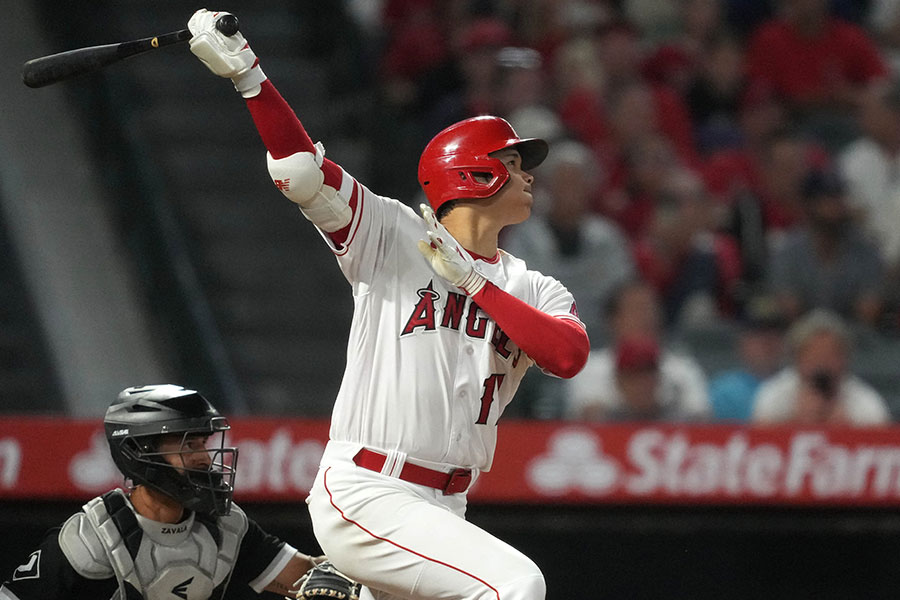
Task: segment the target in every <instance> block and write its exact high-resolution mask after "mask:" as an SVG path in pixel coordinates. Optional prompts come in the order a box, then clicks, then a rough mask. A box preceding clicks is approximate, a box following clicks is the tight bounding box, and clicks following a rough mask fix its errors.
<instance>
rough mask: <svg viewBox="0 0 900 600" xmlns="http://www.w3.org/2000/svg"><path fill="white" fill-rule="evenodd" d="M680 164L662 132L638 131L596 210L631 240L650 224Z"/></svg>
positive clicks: (624, 153)
mask: <svg viewBox="0 0 900 600" xmlns="http://www.w3.org/2000/svg"><path fill="white" fill-rule="evenodd" d="M680 168H681V163H680V161H679V159H678V156H677V155H676V154H675V151H674V150H673V149H672V145H671V144H670V143H669V141H668V140H667V139H666V138H665V137H663V136H662V135H659V134H656V133H650V134H646V135H635V136H634V137H632V139H631V141H629V142H628V143H627V144H626V145H625V146H624V147H623V148H622V157H621V162H620V163H619V165H618V171H614V172H613V173H612V174H611V177H615V176H617V177H618V180H617V181H610V182H608V184H607V187H608V188H610V189H608V191H607V192H606V193H605V194H603V196H601V198H600V204H599V206H596V210H598V212H601V213H603V214H605V215H607V216H608V217H609V218H611V219H612V220H614V221H615V222H616V223H618V225H619V227H621V228H622V230H623V231H624V232H625V233H626V234H627V235H628V236H629V238H631V239H632V240H634V239H638V238H640V237H641V236H642V235H643V234H644V233H645V232H646V231H647V228H648V227H649V226H650V222H651V220H652V218H653V212H654V207H655V206H656V203H657V200H658V199H659V196H660V195H661V193H662V190H663V185H664V183H665V182H666V181H667V179H668V177H669V176H670V174H671V173H673V172H675V171H676V170H678V169H680Z"/></svg>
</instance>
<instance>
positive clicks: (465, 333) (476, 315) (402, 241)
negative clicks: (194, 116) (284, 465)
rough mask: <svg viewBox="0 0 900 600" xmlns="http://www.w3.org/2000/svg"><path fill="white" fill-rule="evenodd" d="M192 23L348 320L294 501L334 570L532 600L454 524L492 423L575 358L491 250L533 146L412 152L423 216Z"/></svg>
mask: <svg viewBox="0 0 900 600" xmlns="http://www.w3.org/2000/svg"><path fill="white" fill-rule="evenodd" d="M219 15H220V13H213V12H209V11H206V10H200V11H198V12H196V13H195V14H194V15H193V17H192V18H191V19H190V22H189V23H188V26H189V28H190V30H191V33H192V34H193V37H192V39H191V41H190V44H191V51H192V52H193V53H194V54H195V55H196V56H197V57H199V58H200V60H201V61H203V62H204V63H205V64H206V65H207V66H208V67H209V69H210V70H211V71H213V73H215V74H217V75H219V76H222V77H227V78H230V79H231V80H232V81H233V83H234V86H235V88H236V89H237V90H238V91H239V92H240V93H241V95H242V96H243V97H244V98H245V101H246V104H247V107H248V109H249V111H250V113H251V115H252V117H253V120H254V122H255V124H256V127H257V129H258V130H259V133H260V136H261V137H262V140H263V142H264V144H265V146H266V148H267V150H268V168H269V173H270V175H271V177H272V179H273V181H274V182H275V185H276V186H277V187H278V189H280V190H281V191H282V192H283V193H284V195H285V196H287V198H289V199H290V200H291V201H293V202H295V203H296V204H298V205H299V207H300V210H301V212H302V213H303V215H304V216H305V217H306V218H307V219H309V220H310V221H311V222H312V223H313V224H314V225H315V226H316V228H317V229H318V230H319V232H320V233H321V235H322V238H323V239H324V241H325V243H326V244H328V246H329V247H330V248H331V250H332V251H333V252H334V254H335V256H336V257H337V261H338V264H339V265H340V268H341V270H342V272H343V273H344V276H345V277H346V278H347V281H348V282H349V283H350V285H351V288H352V291H353V298H354V303H355V309H354V314H353V320H352V324H351V330H350V339H349V343H348V350H347V366H346V371H345V373H344V377H343V381H342V383H341V388H340V391H339V392H338V396H337V400H336V402H335V406H334V412H333V416H332V422H331V432H330V441H329V443H328V445H327V447H326V450H325V454H324V456H323V458H322V463H321V468H320V470H319V473H318V477H317V478H316V481H315V484H314V486H313V489H312V491H311V492H310V495H309V499H308V503H309V510H310V514H311V516H312V520H313V526H314V530H315V534H316V537H317V539H318V540H319V543H320V544H321V545H322V549H323V550H324V551H325V552H326V554H327V555H328V556H329V558H330V559H331V561H332V562H333V563H334V565H335V566H336V567H337V568H338V569H340V570H341V571H343V572H345V573H347V574H348V575H349V576H351V577H353V578H354V579H357V580H359V581H361V582H362V583H364V584H366V585H367V586H368V587H369V588H371V589H372V590H378V591H373V593H374V595H375V596H376V597H378V598H394V597H396V598H411V599H423V600H424V599H432V598H441V599H453V598H459V599H462V598H466V599H487V598H491V599H494V600H501V599H502V600H526V599H527V600H540V599H543V598H544V597H545V583H544V578H543V576H542V574H541V572H540V570H539V569H538V567H537V566H536V565H535V564H534V563H533V562H532V561H531V560H530V559H528V558H527V557H526V556H524V555H523V554H521V553H520V552H519V551H517V550H516V549H514V548H512V547H511V546H509V545H508V544H506V543H504V542H502V541H500V540H499V539H497V538H495V537H494V536H492V535H491V534H489V533H487V532H485V531H484V530H482V529H480V528H478V527H475V526H474V525H472V524H471V523H468V522H467V521H465V519H464V518H463V517H464V513H465V507H466V492H467V490H468V489H469V487H470V486H471V485H472V483H473V482H474V481H475V480H476V479H477V477H478V476H479V475H480V474H481V472H483V471H487V470H489V469H490V467H491V461H492V459H493V455H494V448H495V446H496V442H497V422H498V420H499V419H500V416H501V414H502V413H503V410H504V408H505V407H506V406H507V405H508V404H509V402H510V401H511V400H512V398H513V395H514V393H515V391H516V388H517V387H518V385H519V383H520V381H521V380H522V377H523V376H524V375H525V372H526V370H527V369H528V368H529V367H530V366H532V365H537V366H538V367H539V368H541V369H542V370H543V371H545V372H547V373H549V374H552V375H555V376H558V377H566V378H568V377H572V376H574V375H575V374H576V373H578V371H579V370H580V369H581V368H582V367H583V366H584V364H585V361H586V360H587V356H588V351H589V348H590V343H589V341H588V337H587V334H586V333H585V329H584V325H583V324H582V323H581V321H580V320H579V318H578V315H577V311H576V309H575V301H574V299H573V297H572V295H571V294H570V293H569V292H568V291H567V290H566V289H565V287H563V286H562V285H561V284H560V283H559V282H558V281H556V280H554V279H552V278H551V277H547V276H544V275H541V274H540V273H537V272H534V271H529V270H527V268H526V266H525V264H524V263H523V262H522V261H521V260H519V259H517V258H515V257H514V256H511V255H510V254H508V253H506V252H504V251H503V250H500V249H498V247H497V244H498V236H499V233H500V231H501V229H503V227H505V226H506V225H511V224H514V223H519V222H521V221H523V220H525V219H527V218H528V216H529V214H530V211H531V204H532V196H531V186H532V182H533V177H532V175H531V174H530V173H529V170H530V169H532V168H534V167H536V166H537V165H538V164H540V162H541V161H542V160H543V159H544V158H545V156H546V155H547V151H548V148H547V144H546V143H545V142H544V141H543V140H538V139H520V138H519V137H518V136H517V135H516V133H515V132H514V131H513V129H512V127H510V125H509V124H508V123H507V122H506V121H504V120H503V119H500V118H497V117H490V116H484V117H476V118H473V119H468V120H465V121H462V122H460V123H457V124H455V125H453V126H451V127H449V128H447V129H445V130H444V131H442V132H440V133H438V134H437V136H435V138H434V139H433V140H432V141H431V142H430V143H429V144H428V146H427V147H426V148H425V150H424V152H423V154H422V157H421V160H420V163H419V182H420V184H421V185H422V187H423V189H424V191H425V194H426V196H427V198H428V201H429V205H423V206H422V207H421V213H422V214H421V216H419V215H418V214H416V212H415V211H413V210H412V209H410V208H409V207H407V206H406V205H404V204H402V203H400V202H398V201H396V200H393V199H390V198H385V197H382V196H379V195H377V194H375V193H373V192H371V191H370V190H368V189H367V188H366V187H365V186H363V185H362V184H360V183H359V182H358V181H356V180H355V179H354V178H353V177H352V176H351V175H349V174H348V173H346V172H345V171H344V170H343V169H342V168H341V167H340V166H338V165H337V164H335V163H334V162H332V161H330V160H329V159H326V158H325V150H324V148H323V147H322V145H321V144H313V142H312V140H311V139H310V137H309V135H307V133H306V131H305V129H304V128H303V126H302V125H301V123H300V122H299V121H298V119H297V117H296V116H295V115H294V113H293V111H292V110H291V109H290V107H289V106H288V104H287V103H286V102H285V101H284V99H283V98H282V97H281V96H280V95H279V93H278V92H277V90H276V89H275V87H274V86H273V85H272V83H271V82H270V81H268V80H267V78H266V75H265V74H264V73H263V70H262V68H261V67H260V65H259V61H258V59H257V57H256V55H255V54H254V53H253V51H252V50H251V48H250V46H249V44H248V43H247V42H246V40H245V39H244V37H243V35H241V34H240V33H238V34H236V35H235V36H232V37H227V36H224V35H222V34H221V33H219V32H218V31H217V30H216V28H215V26H214V20H215V18H216V17H217V16H219Z"/></svg>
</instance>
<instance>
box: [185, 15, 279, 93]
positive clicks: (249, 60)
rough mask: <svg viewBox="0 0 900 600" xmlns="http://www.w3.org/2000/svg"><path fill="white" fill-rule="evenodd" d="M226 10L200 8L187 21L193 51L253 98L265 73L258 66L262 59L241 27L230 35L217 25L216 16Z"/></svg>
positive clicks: (241, 91)
mask: <svg viewBox="0 0 900 600" xmlns="http://www.w3.org/2000/svg"><path fill="white" fill-rule="evenodd" d="M227 14H228V13H226V12H219V11H217V12H210V11H208V10H206V9H205V8H201V9H200V10H198V11H197V12H195V13H194V15H193V16H192V17H191V19H190V21H188V29H190V31H191V35H192V36H193V37H192V38H191V41H190V45H191V52H193V53H194V55H195V56H197V58H199V59H200V60H201V61H203V64H205V65H206V66H207V67H208V68H209V70H210V71H212V72H213V73H215V74H216V75H218V76H219V77H228V78H230V79H231V81H232V82H233V83H234V88H235V89H236V90H237V91H239V92H240V93H241V95H242V96H243V97H244V98H252V97H253V96H255V95H257V94H258V93H259V91H260V84H261V83H262V82H263V81H265V80H266V74H265V73H263V70H262V69H261V68H260V67H259V61H258V60H257V58H256V54H254V52H253V50H251V49H250V44H248V43H247V40H246V39H244V36H243V34H241V32H240V31H238V32H237V33H235V34H234V35H231V36H228V35H225V34H224V33H222V32H221V31H219V30H218V29H216V20H217V19H218V18H219V17H221V16H222V15H227Z"/></svg>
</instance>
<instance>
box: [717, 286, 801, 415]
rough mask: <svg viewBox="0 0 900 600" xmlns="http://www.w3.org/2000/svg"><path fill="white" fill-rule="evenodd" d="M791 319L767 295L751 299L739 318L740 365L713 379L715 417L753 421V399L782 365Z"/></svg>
mask: <svg viewBox="0 0 900 600" xmlns="http://www.w3.org/2000/svg"><path fill="white" fill-rule="evenodd" d="M787 325H788V323H787V319H785V318H784V315H782V314H781V311H780V310H779V308H778V303H777V302H776V301H775V300H774V299H773V298H769V297H766V296H757V297H754V298H751V299H750V300H749V301H748V302H747V303H746V306H745V308H744V311H743V313H742V314H741V316H740V318H739V326H740V331H739V333H738V342H737V352H738V359H739V360H740V365H739V366H738V367H737V368H734V369H730V370H727V371H724V372H722V373H718V374H717V375H715V376H714V377H712V378H711V379H710V382H709V399H710V403H711V405H712V413H713V418H714V419H716V420H720V421H737V422H744V421H749V420H750V416H751V413H752V410H753V399H754V398H755V396H756V392H757V390H758V389H759V385H760V384H761V383H762V382H763V380H765V379H767V378H769V377H771V376H772V375H774V374H775V372H776V371H778V370H779V369H780V368H782V366H784V365H783V362H784V358H785V357H784V332H785V329H786V328H787Z"/></svg>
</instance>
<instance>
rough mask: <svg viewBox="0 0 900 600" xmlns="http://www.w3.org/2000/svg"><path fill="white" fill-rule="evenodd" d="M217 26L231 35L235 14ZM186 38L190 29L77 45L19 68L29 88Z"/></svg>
mask: <svg viewBox="0 0 900 600" xmlns="http://www.w3.org/2000/svg"><path fill="white" fill-rule="evenodd" d="M216 29H218V30H219V31H221V32H222V33H223V34H225V35H227V36H232V35H234V34H235V33H237V31H238V20H237V17H235V16H234V15H232V14H224V15H222V16H221V17H219V18H218V19H217V20H216ZM189 39H191V32H190V30H188V29H182V30H180V31H173V32H171V33H165V34H163V35H158V36H153V37H148V38H143V39H139V40H131V41H129V42H119V43H117V44H104V45H102V46H89V47H87V48H77V49H75V50H68V51H66V52H60V53H58V54H51V55H49V56H42V57H40V58H34V59H31V60H29V61H28V62H27V63H25V66H24V67H23V69H22V81H23V82H24V83H25V85H27V86H28V87H30V88H39V87H44V86H45V85H50V84H51V83H56V82H57V81H63V80H65V79H69V78H71V77H75V76H76V75H82V74H84V73H90V72H91V71H96V70H98V69H102V68H103V67H105V66H107V65H111V64H113V63H117V62H119V61H120V60H124V59H126V58H128V57H129V56H135V55H136V54H143V53H144V52H149V51H150V50H154V49H156V48H162V47H163V46H170V45H172V44H177V43H179V42H184V41H187V40H189Z"/></svg>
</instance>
